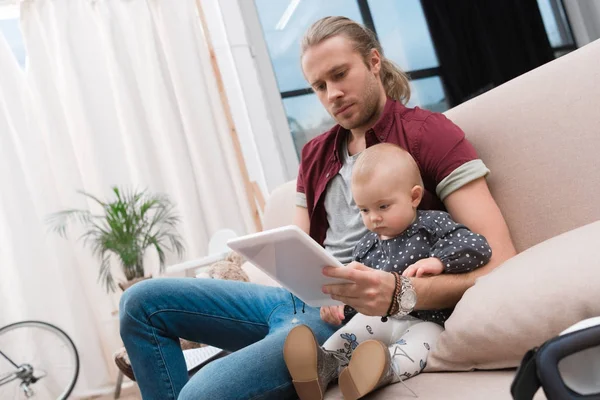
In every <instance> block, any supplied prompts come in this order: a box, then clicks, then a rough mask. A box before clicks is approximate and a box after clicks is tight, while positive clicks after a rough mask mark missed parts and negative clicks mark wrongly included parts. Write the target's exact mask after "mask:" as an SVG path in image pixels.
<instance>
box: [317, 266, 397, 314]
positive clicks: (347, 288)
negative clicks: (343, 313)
mask: <svg viewBox="0 0 600 400" xmlns="http://www.w3.org/2000/svg"><path fill="white" fill-rule="evenodd" d="M323 275H325V276H329V277H332V278H340V279H345V280H348V281H350V283H339V284H331V285H325V286H323V293H326V294H329V295H331V298H332V299H334V300H339V301H341V302H342V303H344V304H347V305H349V306H351V307H353V308H354V309H355V310H356V311H358V312H359V313H361V314H364V315H371V316H375V315H385V314H386V313H387V311H388V309H389V307H390V303H391V301H392V296H393V294H394V288H395V286H396V280H395V279H394V276H393V275H392V274H391V273H389V272H384V271H380V270H377V269H373V268H369V267H367V266H365V265H363V264H361V263H358V262H352V263H350V264H348V265H347V266H345V267H344V268H336V267H325V268H323Z"/></svg>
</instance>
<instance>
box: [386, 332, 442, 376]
mask: <svg viewBox="0 0 600 400" xmlns="http://www.w3.org/2000/svg"><path fill="white" fill-rule="evenodd" d="M443 331H444V328H442V327H441V326H439V325H438V324H436V323H433V322H419V323H417V324H415V325H413V326H411V327H410V328H409V329H408V330H406V332H405V333H404V334H403V335H402V336H401V337H400V338H399V339H398V340H397V341H396V342H395V343H392V345H391V346H390V347H389V351H390V355H391V356H392V367H393V369H394V370H395V372H396V374H395V375H396V376H394V379H393V382H398V381H399V380H400V379H402V380H405V379H408V378H411V377H413V376H415V375H418V374H419V373H420V372H421V371H423V369H424V368H425V365H427V356H428V355H429V352H430V351H431V349H433V348H434V347H435V345H436V343H437V341H438V338H439V337H440V334H441V333H442V332H443Z"/></svg>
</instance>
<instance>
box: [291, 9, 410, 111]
mask: <svg viewBox="0 0 600 400" xmlns="http://www.w3.org/2000/svg"><path fill="white" fill-rule="evenodd" d="M338 35H341V36H344V37H346V38H347V39H349V40H350V41H352V43H353V44H354V50H355V51H357V52H358V53H359V54H360V55H361V56H362V57H363V60H364V62H365V64H366V65H367V66H369V64H368V61H367V60H368V58H369V56H370V55H371V50H373V49H376V50H377V51H378V52H379V54H381V73H380V76H381V82H382V83H383V87H384V89H385V93H386V95H387V96H388V97H390V98H392V99H394V100H397V101H399V102H401V103H402V104H406V103H408V100H409V99H410V85H409V80H408V76H407V75H406V74H405V73H404V72H403V71H402V70H401V69H400V67H398V66H397V65H396V64H395V63H394V62H392V61H390V60H388V59H387V58H386V57H385V56H384V55H383V49H382V48H381V44H380V43H379V41H378V40H377V38H376V37H375V34H374V33H373V32H372V31H371V30H370V29H368V28H366V27H364V26H363V25H361V24H359V23H357V22H355V21H352V20H351V19H349V18H346V17H325V18H321V19H320V20H318V21H317V22H315V23H314V24H312V25H311V27H310V28H308V30H307V31H306V33H305V34H304V38H303V39H302V53H301V54H302V56H303V55H304V53H305V52H306V50H308V48H310V47H311V46H314V45H316V44H319V43H321V42H323V41H324V40H327V39H329V38H331V37H334V36H338Z"/></svg>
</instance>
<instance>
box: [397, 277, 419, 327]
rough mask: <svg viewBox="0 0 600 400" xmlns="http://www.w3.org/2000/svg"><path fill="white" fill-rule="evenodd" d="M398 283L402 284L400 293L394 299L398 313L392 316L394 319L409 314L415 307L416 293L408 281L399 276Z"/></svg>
mask: <svg viewBox="0 0 600 400" xmlns="http://www.w3.org/2000/svg"><path fill="white" fill-rule="evenodd" d="M400 282H401V284H402V289H400V293H399V294H398V296H397V297H396V302H397V303H398V312H397V313H396V314H394V315H393V316H394V317H396V318H397V317H404V316H405V315H408V314H410V313H411V312H413V310H414V309H415V306H416V305H417V292H415V289H413V285H412V283H411V282H410V279H408V278H407V277H405V276H402V275H400Z"/></svg>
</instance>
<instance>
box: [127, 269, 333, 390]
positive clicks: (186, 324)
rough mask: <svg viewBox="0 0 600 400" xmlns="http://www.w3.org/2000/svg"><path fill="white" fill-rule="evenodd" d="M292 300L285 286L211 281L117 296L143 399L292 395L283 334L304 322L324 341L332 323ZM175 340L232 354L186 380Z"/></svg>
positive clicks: (177, 282) (179, 282)
mask: <svg viewBox="0 0 600 400" xmlns="http://www.w3.org/2000/svg"><path fill="white" fill-rule="evenodd" d="M294 301H295V306H294ZM294 301H292V296H291V295H290V293H289V292H288V291H287V290H285V289H282V288H274V287H268V286H261V285H256V284H252V283H246V282H236V281H224V280H216V279H193V278H181V279H160V278H159V279H149V280H146V281H143V282H139V283H137V284H135V285H133V286H132V287H130V288H129V289H127V290H126V291H125V293H124V294H123V297H122V299H121V305H120V323H121V338H122V339H123V342H124V343H125V347H126V348H127V353H128V354H129V357H130V359H131V365H132V367H133V371H134V373H135V377H136V380H137V382H138V384H139V387H140V390H141V392H142V396H143V398H144V400H151V399H160V400H166V399H224V400H229V399H285V398H295V397H296V394H295V391H294V387H293V385H292V381H291V378H290V375H289V373H288V371H287V368H286V366H285V363H284V361H283V343H284V341H285V338H286V336H287V334H288V332H289V331H290V329H292V328H293V327H294V326H296V325H298V324H306V325H308V326H309V327H310V328H311V329H312V330H313V332H314V333H315V335H316V337H317V339H318V340H319V343H323V342H324V341H325V340H326V339H327V338H328V337H329V336H331V334H333V333H334V332H335V330H336V327H335V326H333V325H329V324H327V323H325V322H323V321H322V320H321V318H320V315H319V309H318V308H312V307H308V306H306V308H305V312H304V313H303V312H302V306H303V303H302V302H301V301H300V300H299V299H298V298H297V297H294ZM294 308H296V313H295V314H294ZM179 338H184V339H187V340H191V341H195V342H200V343H206V344H209V345H212V346H216V347H219V348H222V349H225V350H229V351H234V353H232V354H230V355H228V356H226V357H223V358H220V359H218V360H215V361H213V362H211V363H209V364H208V365H207V366H205V367H203V368H202V369H200V371H198V372H197V373H196V374H195V375H194V376H193V377H192V378H191V379H189V380H188V374H187V370H186V365H185V361H184V358H183V353H182V351H181V348H180V345H179Z"/></svg>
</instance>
